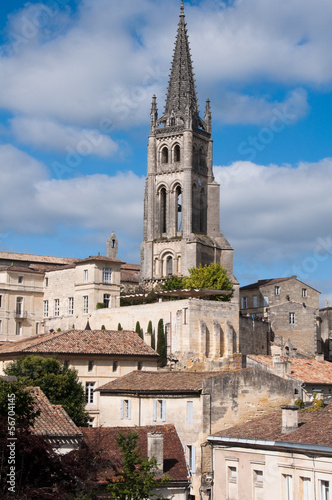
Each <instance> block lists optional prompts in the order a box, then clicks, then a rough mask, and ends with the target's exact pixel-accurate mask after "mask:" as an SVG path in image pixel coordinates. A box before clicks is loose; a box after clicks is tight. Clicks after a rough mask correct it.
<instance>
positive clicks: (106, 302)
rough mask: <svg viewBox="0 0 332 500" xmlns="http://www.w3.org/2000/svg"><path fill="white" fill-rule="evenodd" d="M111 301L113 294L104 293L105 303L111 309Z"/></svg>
mask: <svg viewBox="0 0 332 500" xmlns="http://www.w3.org/2000/svg"><path fill="white" fill-rule="evenodd" d="M110 303H111V296H110V294H109V293H104V304H105V307H106V308H107V309H109V307H110Z"/></svg>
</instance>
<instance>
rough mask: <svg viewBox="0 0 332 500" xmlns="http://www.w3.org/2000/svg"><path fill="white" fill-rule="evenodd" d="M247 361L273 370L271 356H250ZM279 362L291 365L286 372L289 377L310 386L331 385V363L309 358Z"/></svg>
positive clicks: (285, 359)
mask: <svg viewBox="0 0 332 500" xmlns="http://www.w3.org/2000/svg"><path fill="white" fill-rule="evenodd" d="M247 357H248V358H249V359H252V360H254V361H256V362H257V363H259V364H261V365H263V366H265V367H267V368H268V369H270V370H271V371H272V370H273V357H272V356H259V355H255V354H250V355H248V356H247ZM280 361H288V362H289V363H290V364H291V367H290V370H289V371H288V372H287V375H288V376H289V377H292V378H294V379H296V380H300V381H301V382H303V383H308V384H309V383H310V384H332V363H329V362H328V361H318V360H316V359H310V358H290V357H289V358H288V357H284V358H282V357H281V358H280Z"/></svg>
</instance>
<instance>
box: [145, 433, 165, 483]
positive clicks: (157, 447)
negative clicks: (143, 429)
mask: <svg viewBox="0 0 332 500" xmlns="http://www.w3.org/2000/svg"><path fill="white" fill-rule="evenodd" d="M147 437H148V457H149V458H152V457H154V458H155V459H156V461H157V464H156V468H155V469H154V473H155V475H156V476H161V475H162V474H163V472H164V434H162V433H161V432H148V436H147Z"/></svg>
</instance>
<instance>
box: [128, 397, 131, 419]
mask: <svg viewBox="0 0 332 500" xmlns="http://www.w3.org/2000/svg"><path fill="white" fill-rule="evenodd" d="M128 420H131V401H130V399H129V400H128Z"/></svg>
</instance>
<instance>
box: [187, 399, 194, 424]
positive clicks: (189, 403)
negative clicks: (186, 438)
mask: <svg viewBox="0 0 332 500" xmlns="http://www.w3.org/2000/svg"><path fill="white" fill-rule="evenodd" d="M193 406H194V403H193V401H187V423H188V424H192V423H193V419H194V412H193Z"/></svg>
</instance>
